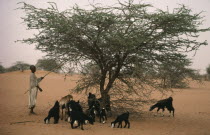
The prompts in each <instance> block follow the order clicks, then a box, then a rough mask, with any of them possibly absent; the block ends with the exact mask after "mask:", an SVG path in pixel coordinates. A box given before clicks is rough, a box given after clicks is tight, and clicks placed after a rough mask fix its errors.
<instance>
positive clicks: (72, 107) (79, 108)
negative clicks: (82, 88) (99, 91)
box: [67, 100, 83, 122]
mask: <svg viewBox="0 0 210 135" xmlns="http://www.w3.org/2000/svg"><path fill="white" fill-rule="evenodd" d="M67 110H68V122H70V118H71V111H72V110H74V111H78V112H83V109H82V106H81V105H80V104H79V101H77V102H76V101H74V100H71V101H69V102H68V103H67Z"/></svg>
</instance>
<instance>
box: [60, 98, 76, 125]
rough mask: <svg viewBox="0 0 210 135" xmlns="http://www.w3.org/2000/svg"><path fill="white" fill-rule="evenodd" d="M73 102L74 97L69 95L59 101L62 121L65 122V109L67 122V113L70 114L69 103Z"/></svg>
mask: <svg viewBox="0 0 210 135" xmlns="http://www.w3.org/2000/svg"><path fill="white" fill-rule="evenodd" d="M71 100H73V96H72V95H67V96H65V97H62V98H61V99H60V101H59V103H60V109H61V120H63V109H64V118H65V121H66V120H67V113H68V110H67V103H68V102H69V101H71Z"/></svg>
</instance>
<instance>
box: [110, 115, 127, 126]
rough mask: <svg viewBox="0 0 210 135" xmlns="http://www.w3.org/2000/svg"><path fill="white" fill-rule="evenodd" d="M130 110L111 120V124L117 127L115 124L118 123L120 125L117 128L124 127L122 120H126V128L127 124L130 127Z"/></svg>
mask: <svg viewBox="0 0 210 135" xmlns="http://www.w3.org/2000/svg"><path fill="white" fill-rule="evenodd" d="M128 119H129V112H126V113H123V114H121V115H119V116H117V118H116V120H115V121H113V122H111V126H112V128H114V127H115V124H116V123H118V127H117V128H119V127H120V128H122V122H123V121H125V126H124V128H126V126H127V125H128V128H130V122H129V120H128Z"/></svg>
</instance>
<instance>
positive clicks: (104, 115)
mask: <svg viewBox="0 0 210 135" xmlns="http://www.w3.org/2000/svg"><path fill="white" fill-rule="evenodd" d="M99 118H100V123H101V119H103V124H104V123H106V120H107V116H106V110H105V108H102V109H101V110H100V113H99Z"/></svg>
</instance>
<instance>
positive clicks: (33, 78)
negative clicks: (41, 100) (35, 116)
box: [29, 73, 41, 109]
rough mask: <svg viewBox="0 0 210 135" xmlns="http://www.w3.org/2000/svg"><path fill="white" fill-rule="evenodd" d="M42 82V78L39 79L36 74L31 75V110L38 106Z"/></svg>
mask: <svg viewBox="0 0 210 135" xmlns="http://www.w3.org/2000/svg"><path fill="white" fill-rule="evenodd" d="M40 81H41V78H37V77H36V75H35V73H31V75H30V88H29V109H31V108H34V107H35V105H36V98H37V92H38V88H37V87H36V86H38V84H39V82H40Z"/></svg>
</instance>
